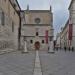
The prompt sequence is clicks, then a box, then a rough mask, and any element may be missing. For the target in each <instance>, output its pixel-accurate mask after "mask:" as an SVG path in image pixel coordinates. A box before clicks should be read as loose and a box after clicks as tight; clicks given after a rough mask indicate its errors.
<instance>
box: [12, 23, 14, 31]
mask: <svg viewBox="0 0 75 75" xmlns="http://www.w3.org/2000/svg"><path fill="white" fill-rule="evenodd" d="M12 32H14V22H12Z"/></svg>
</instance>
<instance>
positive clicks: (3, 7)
mask: <svg viewBox="0 0 75 75" xmlns="http://www.w3.org/2000/svg"><path fill="white" fill-rule="evenodd" d="M19 10H20V7H19V4H18V2H17V0H0V50H5V49H8V48H9V49H14V50H16V49H18V29H19V24H20V23H19V22H20V16H19V14H18V11H19Z"/></svg>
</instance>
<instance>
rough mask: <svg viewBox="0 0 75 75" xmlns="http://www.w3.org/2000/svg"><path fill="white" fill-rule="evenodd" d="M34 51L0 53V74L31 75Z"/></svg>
mask: <svg viewBox="0 0 75 75" xmlns="http://www.w3.org/2000/svg"><path fill="white" fill-rule="evenodd" d="M34 60H35V52H29V53H26V54H22V53H21V52H12V53H8V54H3V55H0V75H33V70H34Z"/></svg>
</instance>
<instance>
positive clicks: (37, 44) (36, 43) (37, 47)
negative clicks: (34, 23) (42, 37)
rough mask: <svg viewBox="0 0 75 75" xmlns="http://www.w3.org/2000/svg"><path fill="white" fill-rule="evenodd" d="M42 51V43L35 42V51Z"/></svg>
mask: <svg viewBox="0 0 75 75" xmlns="http://www.w3.org/2000/svg"><path fill="white" fill-rule="evenodd" d="M39 49H40V42H39V41H36V42H35V50H39Z"/></svg>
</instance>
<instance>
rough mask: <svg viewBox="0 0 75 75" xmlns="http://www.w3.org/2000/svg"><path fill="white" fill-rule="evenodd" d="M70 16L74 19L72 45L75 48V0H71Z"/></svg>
mask: <svg viewBox="0 0 75 75" xmlns="http://www.w3.org/2000/svg"><path fill="white" fill-rule="evenodd" d="M69 13H70V18H71V21H72V40H71V46H73V47H74V48H75V0H71V4H70V6H69Z"/></svg>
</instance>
